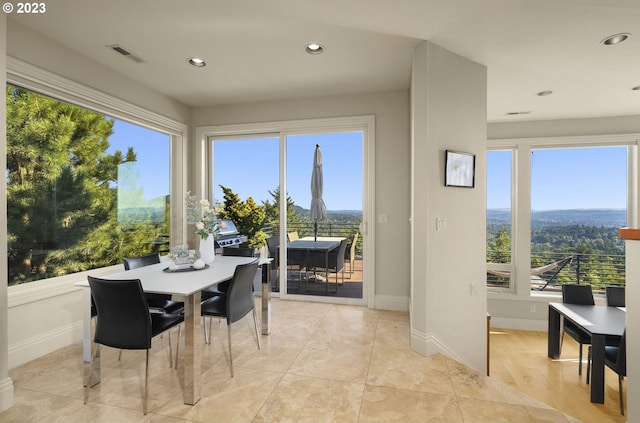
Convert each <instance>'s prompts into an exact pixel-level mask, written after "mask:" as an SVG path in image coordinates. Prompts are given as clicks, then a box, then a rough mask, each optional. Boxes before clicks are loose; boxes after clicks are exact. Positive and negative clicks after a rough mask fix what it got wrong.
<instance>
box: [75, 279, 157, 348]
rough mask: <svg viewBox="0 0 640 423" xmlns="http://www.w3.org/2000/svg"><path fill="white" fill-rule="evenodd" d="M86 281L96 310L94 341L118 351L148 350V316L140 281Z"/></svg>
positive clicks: (149, 333)
mask: <svg viewBox="0 0 640 423" xmlns="http://www.w3.org/2000/svg"><path fill="white" fill-rule="evenodd" d="M87 279H88V280H89V286H90V287H91V296H92V297H93V299H94V301H95V304H96V311H97V320H96V330H95V336H94V340H95V342H96V343H98V344H102V345H107V346H109V347H113V348H121V349H132V350H136V349H149V348H151V316H150V315H149V306H148V305H147V300H146V298H145V296H144V292H143V290H142V284H141V283H140V280H139V279H128V280H110V279H99V278H94V277H91V276H87Z"/></svg>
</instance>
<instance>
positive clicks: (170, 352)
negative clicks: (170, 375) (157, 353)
mask: <svg viewBox="0 0 640 423" xmlns="http://www.w3.org/2000/svg"><path fill="white" fill-rule="evenodd" d="M172 367H173V348H172V346H171V331H169V368H172Z"/></svg>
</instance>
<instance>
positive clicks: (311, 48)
mask: <svg viewBox="0 0 640 423" xmlns="http://www.w3.org/2000/svg"><path fill="white" fill-rule="evenodd" d="M304 50H305V51H306V52H307V53H309V54H320V53H322V52H323V51H324V46H322V45H321V44H318V43H310V44H307V46H306V47H305V48H304Z"/></svg>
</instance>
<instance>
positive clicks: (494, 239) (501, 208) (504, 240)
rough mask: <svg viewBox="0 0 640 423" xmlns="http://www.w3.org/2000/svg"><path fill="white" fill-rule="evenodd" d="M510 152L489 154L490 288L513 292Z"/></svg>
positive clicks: (488, 227) (488, 280) (488, 253)
mask: <svg viewBox="0 0 640 423" xmlns="http://www.w3.org/2000/svg"><path fill="white" fill-rule="evenodd" d="M511 163H512V152H511V151H488V152H487V286H488V287H493V288H507V289H511V266H510V264H511V192H512V191H511V173H512V169H511V167H512V166H511Z"/></svg>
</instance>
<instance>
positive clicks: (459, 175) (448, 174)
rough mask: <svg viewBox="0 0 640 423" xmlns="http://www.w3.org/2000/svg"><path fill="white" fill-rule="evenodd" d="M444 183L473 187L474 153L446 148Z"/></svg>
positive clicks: (474, 174) (453, 185)
mask: <svg viewBox="0 0 640 423" xmlns="http://www.w3.org/2000/svg"><path fill="white" fill-rule="evenodd" d="M445 153H446V155H445V174H444V185H445V186H447V187H462V188H473V187H475V179H476V155H475V154H472V153H463V152H460V151H452V150H446V152H445Z"/></svg>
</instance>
